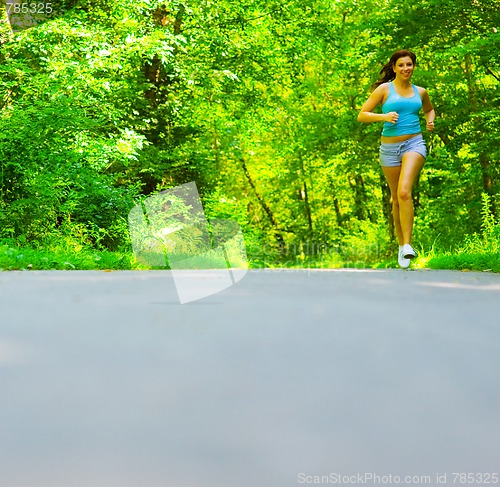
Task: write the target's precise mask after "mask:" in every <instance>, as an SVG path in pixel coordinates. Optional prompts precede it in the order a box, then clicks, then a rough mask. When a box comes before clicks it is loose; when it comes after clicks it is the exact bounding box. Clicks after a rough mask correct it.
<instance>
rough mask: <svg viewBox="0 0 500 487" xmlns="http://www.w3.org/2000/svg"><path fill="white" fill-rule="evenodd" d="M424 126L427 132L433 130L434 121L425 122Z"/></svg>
mask: <svg viewBox="0 0 500 487" xmlns="http://www.w3.org/2000/svg"><path fill="white" fill-rule="evenodd" d="M425 128H426V129H427V132H432V131H433V130H434V122H427V125H426V126H425Z"/></svg>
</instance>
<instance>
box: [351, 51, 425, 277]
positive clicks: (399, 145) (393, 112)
mask: <svg viewBox="0 0 500 487" xmlns="http://www.w3.org/2000/svg"><path fill="white" fill-rule="evenodd" d="M416 62H417V58H416V56H415V54H414V53H413V52H411V51H407V50H401V51H397V52H395V53H394V54H393V55H392V56H391V58H390V60H389V62H388V63H387V64H386V65H385V66H384V67H383V68H382V70H381V71H380V75H381V77H380V79H379V80H378V81H377V82H376V83H374V85H373V87H372V88H375V89H374V91H373V92H372V94H371V95H370V97H369V98H368V100H367V101H366V102H365V104H364V105H363V107H362V108H361V111H360V112H359V115H358V121H359V122H364V123H372V122H384V127H383V130H382V138H381V145H380V164H381V166H382V170H383V171H384V174H385V177H386V179H387V183H388V184H389V188H390V191H391V201H392V215H393V217H394V227H395V229H396V235H397V237H398V242H399V252H398V262H399V265H400V266H401V267H402V268H403V269H407V268H408V267H409V266H410V262H411V259H413V258H414V257H416V255H417V254H416V252H415V249H414V248H413V247H412V246H411V237H412V230H413V220H414V210H413V201H412V195H411V192H412V189H413V184H414V183H415V180H416V178H417V176H418V174H419V173H420V171H421V170H422V168H423V166H424V163H425V159H426V157H427V149H426V147H425V142H424V138H423V137H422V133H421V129H420V120H419V112H420V110H421V109H423V111H424V114H425V118H426V121H427V125H426V128H427V131H428V132H432V131H433V130H434V118H435V113H434V108H433V106H432V103H431V101H430V99H429V95H428V93H427V91H426V90H425V89H424V88H421V87H420V86H415V85H413V84H412V83H411V77H412V75H413V71H414V69H415V65H416ZM379 104H380V105H381V106H382V113H381V114H378V113H374V112H373V110H374V109H375V107H376V106H377V105H379Z"/></svg>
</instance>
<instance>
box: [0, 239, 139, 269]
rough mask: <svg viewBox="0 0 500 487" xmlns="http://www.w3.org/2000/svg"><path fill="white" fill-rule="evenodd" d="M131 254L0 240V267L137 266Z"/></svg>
mask: <svg viewBox="0 0 500 487" xmlns="http://www.w3.org/2000/svg"><path fill="white" fill-rule="evenodd" d="M141 268H142V267H141V266H139V264H137V262H136V261H135V259H134V256H133V254H132V253H121V252H108V251H96V250H93V249H89V248H76V249H75V248H67V247H54V248H51V249H47V250H44V249H38V248H30V247H28V246H22V247H19V246H17V245H15V244H12V243H0V270H8V271H9V270H10V271H12V270H125V269H141Z"/></svg>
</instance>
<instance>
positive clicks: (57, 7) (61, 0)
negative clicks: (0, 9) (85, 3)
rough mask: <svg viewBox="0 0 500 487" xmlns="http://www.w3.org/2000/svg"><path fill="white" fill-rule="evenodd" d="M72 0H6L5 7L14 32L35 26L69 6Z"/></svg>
mask: <svg viewBox="0 0 500 487" xmlns="http://www.w3.org/2000/svg"><path fill="white" fill-rule="evenodd" d="M72 3H74V2H73V1H72V0H69V1H68V0H66V1H65V0H36V1H35V0H27V1H26V0H7V1H6V2H5V9H6V11H7V17H8V19H9V22H10V25H11V27H12V30H13V31H14V32H19V31H21V30H25V29H29V28H30V27H35V26H37V25H39V24H41V23H43V22H46V21H47V20H51V19H54V18H56V17H57V16H59V15H61V14H62V13H64V12H65V11H66V10H68V8H71V6H72V5H71V4H72Z"/></svg>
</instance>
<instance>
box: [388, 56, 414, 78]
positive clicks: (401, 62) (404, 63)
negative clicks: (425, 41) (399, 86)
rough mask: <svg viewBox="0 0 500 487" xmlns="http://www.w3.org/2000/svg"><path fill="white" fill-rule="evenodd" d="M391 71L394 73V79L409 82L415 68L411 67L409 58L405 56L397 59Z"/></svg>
mask: <svg viewBox="0 0 500 487" xmlns="http://www.w3.org/2000/svg"><path fill="white" fill-rule="evenodd" d="M392 69H393V70H394V72H395V73H396V78H397V77H399V78H401V79H403V80H409V79H410V78H411V75H412V74H413V70H414V69H415V66H414V65H413V61H412V59H411V57H410V56H405V57H400V58H399V59H397V60H396V62H395V63H394V66H393V67H392Z"/></svg>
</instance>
